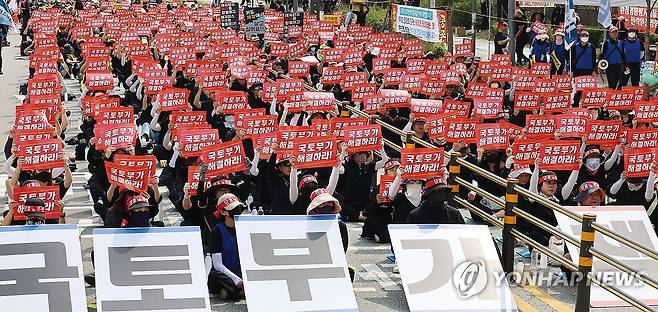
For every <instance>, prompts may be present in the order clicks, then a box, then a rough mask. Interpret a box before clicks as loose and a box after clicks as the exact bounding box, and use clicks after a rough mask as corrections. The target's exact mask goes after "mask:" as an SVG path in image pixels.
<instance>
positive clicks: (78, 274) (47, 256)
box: [0, 224, 87, 312]
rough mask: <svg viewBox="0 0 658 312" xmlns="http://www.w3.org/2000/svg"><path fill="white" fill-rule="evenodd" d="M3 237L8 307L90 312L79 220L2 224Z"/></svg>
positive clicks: (0, 272) (1, 269) (0, 269)
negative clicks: (31, 224)
mask: <svg viewBox="0 0 658 312" xmlns="http://www.w3.org/2000/svg"><path fill="white" fill-rule="evenodd" d="M0 242H2V243H0V258H2V259H3V260H2V263H3V265H2V266H0V284H1V285H2V287H0V298H2V299H1V301H2V310H3V311H24V312H37V311H53V312H54V311H71V312H86V311H87V304H86V301H87V300H86V294H85V283H84V280H83V271H82V257H81V256H80V253H81V251H80V239H79V233H78V229H77V225H75V224H49V225H39V226H3V227H0ZM49 307H50V308H49Z"/></svg>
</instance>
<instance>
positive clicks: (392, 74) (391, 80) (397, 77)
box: [382, 68, 407, 86]
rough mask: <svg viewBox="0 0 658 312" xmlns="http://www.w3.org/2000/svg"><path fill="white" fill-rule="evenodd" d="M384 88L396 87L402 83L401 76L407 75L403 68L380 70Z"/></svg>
mask: <svg viewBox="0 0 658 312" xmlns="http://www.w3.org/2000/svg"><path fill="white" fill-rule="evenodd" d="M382 73H383V74H384V85H385V86H397V85H399V84H400V82H401V81H402V76H404V75H406V74H407V70H406V69H405V68H387V69H384V70H382Z"/></svg>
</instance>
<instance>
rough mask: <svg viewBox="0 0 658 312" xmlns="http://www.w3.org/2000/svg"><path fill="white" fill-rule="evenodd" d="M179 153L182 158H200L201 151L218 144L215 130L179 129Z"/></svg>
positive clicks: (217, 134)
mask: <svg viewBox="0 0 658 312" xmlns="http://www.w3.org/2000/svg"><path fill="white" fill-rule="evenodd" d="M178 142H179V143H180V147H179V152H180V154H181V156H183V157H197V156H201V154H202V153H203V149H204V148H205V147H207V146H212V145H214V144H217V143H219V142H220V139H219V132H217V129H184V130H183V129H181V130H179V131H178Z"/></svg>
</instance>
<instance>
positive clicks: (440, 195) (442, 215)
mask: <svg viewBox="0 0 658 312" xmlns="http://www.w3.org/2000/svg"><path fill="white" fill-rule="evenodd" d="M449 194H450V187H448V185H446V181H445V179H444V178H443V177H437V178H432V179H427V180H425V182H423V192H422V199H423V201H422V202H421V204H420V206H418V208H416V209H414V210H412V211H411V212H409V216H408V217H407V223H410V224H464V219H463V218H462V215H461V213H460V212H459V210H457V208H455V207H452V206H450V205H448V203H447V202H448V196H449Z"/></svg>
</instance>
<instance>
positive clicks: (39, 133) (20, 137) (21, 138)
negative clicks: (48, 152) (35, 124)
mask: <svg viewBox="0 0 658 312" xmlns="http://www.w3.org/2000/svg"><path fill="white" fill-rule="evenodd" d="M54 135H55V132H54V131H53V129H41V130H20V131H19V130H14V141H13V144H12V146H14V147H16V148H18V150H20V148H21V146H23V145H24V144H26V143H30V142H36V141H43V140H49V139H52V138H53V136H54Z"/></svg>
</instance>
